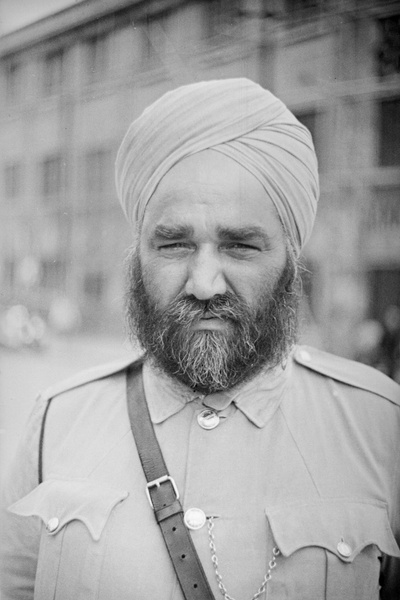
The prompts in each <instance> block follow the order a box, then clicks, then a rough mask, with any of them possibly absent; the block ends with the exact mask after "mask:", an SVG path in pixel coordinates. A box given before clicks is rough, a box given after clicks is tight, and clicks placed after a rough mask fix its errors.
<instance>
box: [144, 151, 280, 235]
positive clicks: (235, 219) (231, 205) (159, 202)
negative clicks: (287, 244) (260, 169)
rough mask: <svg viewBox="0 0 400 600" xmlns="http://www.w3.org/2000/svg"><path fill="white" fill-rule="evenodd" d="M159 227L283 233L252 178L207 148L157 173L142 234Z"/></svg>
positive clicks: (233, 162)
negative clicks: (247, 229)
mask: <svg viewBox="0 0 400 600" xmlns="http://www.w3.org/2000/svg"><path fill="white" fill-rule="evenodd" d="M160 227H168V228H176V227H187V228H188V229H189V228H191V229H192V230H193V231H198V232H201V231H202V230H204V229H205V228H206V229H207V231H208V233H211V232H212V231H214V232H216V231H221V230H226V229H227V228H231V229H239V228H242V229H244V228H253V229H254V228H256V227H257V228H259V229H262V228H264V229H265V230H266V232H268V233H269V234H271V235H272V234H273V235H279V236H281V235H282V233H283V228H282V224H281V221H280V218H279V215H278V213H277V210H276V208H275V205H274V203H273V202H272V200H271V198H269V196H268V194H267V192H266V190H265V189H264V187H263V186H262V185H261V183H260V182H259V181H258V180H257V178H256V177H254V176H253V175H252V174H251V173H249V172H248V171H247V170H246V169H245V168H244V167H242V166H241V165H240V164H239V163H237V162H236V161H234V160H232V159H231V158H229V157H226V156H224V155H223V154H221V153H219V152H217V151H214V150H212V149H209V150H204V151H202V152H199V153H196V154H193V155H191V156H189V157H186V158H185V159H183V160H181V161H180V162H179V163H177V164H176V165H175V166H174V167H172V168H171V169H170V170H169V171H168V173H167V174H166V175H165V176H164V177H163V178H162V180H161V181H160V183H159V185H158V186H157V189H156V190H155V192H154V194H153V195H152V197H151V199H150V201H149V203H148V205H147V207H146V210H145V213H144V219H143V224H142V228H141V231H142V235H150V234H151V232H153V231H154V230H155V229H156V228H160Z"/></svg>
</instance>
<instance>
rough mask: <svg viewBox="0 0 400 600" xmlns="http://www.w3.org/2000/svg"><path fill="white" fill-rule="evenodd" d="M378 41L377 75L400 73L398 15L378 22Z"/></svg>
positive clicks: (399, 18)
mask: <svg viewBox="0 0 400 600" xmlns="http://www.w3.org/2000/svg"><path fill="white" fill-rule="evenodd" d="M378 27H379V34H380V41H379V45H378V50H377V70H378V75H380V76H381V77H384V76H385V75H392V74H393V73H400V15H392V16H390V17H386V18H384V19H379V20H378Z"/></svg>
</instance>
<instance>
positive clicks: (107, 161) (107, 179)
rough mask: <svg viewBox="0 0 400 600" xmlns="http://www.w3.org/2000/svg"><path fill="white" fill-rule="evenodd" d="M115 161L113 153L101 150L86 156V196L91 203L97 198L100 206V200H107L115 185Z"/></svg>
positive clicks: (92, 151)
mask: <svg viewBox="0 0 400 600" xmlns="http://www.w3.org/2000/svg"><path fill="white" fill-rule="evenodd" d="M113 181H114V174H113V161H112V158H111V153H110V152H109V151H108V150H106V149H104V148H99V149H95V150H91V151H89V152H88V153H87V154H86V159H85V194H86V198H87V200H88V201H89V202H90V199H91V198H93V197H94V198H95V201H96V203H97V204H98V200H99V198H107V197H108V196H109V194H110V192H111V186H112V185H113Z"/></svg>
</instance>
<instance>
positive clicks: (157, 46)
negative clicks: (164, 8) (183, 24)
mask: <svg viewBox="0 0 400 600" xmlns="http://www.w3.org/2000/svg"><path fill="white" fill-rule="evenodd" d="M140 31H141V33H142V36H141V37H142V42H141V46H142V48H141V63H142V65H141V66H142V68H143V69H150V68H155V67H157V66H161V65H162V61H163V56H164V52H165V36H166V35H168V33H167V14H166V13H163V14H161V15H154V16H153V15H152V16H147V17H146V20H145V21H143V22H142V23H141V27H140Z"/></svg>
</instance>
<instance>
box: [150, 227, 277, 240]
mask: <svg viewBox="0 0 400 600" xmlns="http://www.w3.org/2000/svg"><path fill="white" fill-rule="evenodd" d="M217 233H218V237H219V238H220V239H221V240H223V241H226V240H230V241H234V242H239V241H242V242H243V241H248V240H254V239H260V240H262V241H263V242H265V243H269V242H270V241H271V240H270V236H269V235H268V234H267V233H266V231H265V230H264V229H263V228H262V227H258V226H257V225H253V226H245V227H217ZM193 235H194V228H193V227H192V226H191V225H183V224H182V225H157V226H156V228H155V229H154V233H153V239H161V240H181V239H184V238H190V237H192V236H193Z"/></svg>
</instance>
